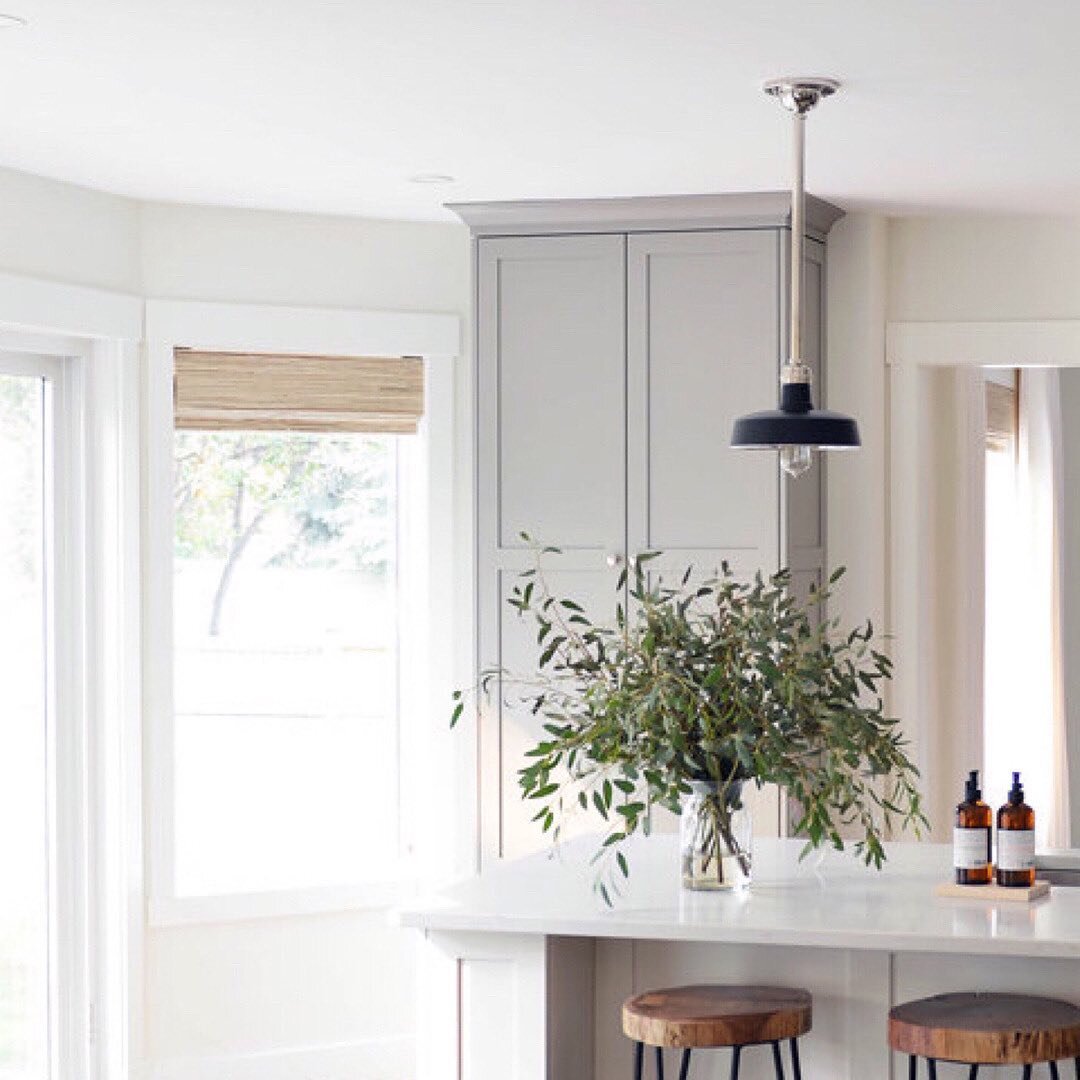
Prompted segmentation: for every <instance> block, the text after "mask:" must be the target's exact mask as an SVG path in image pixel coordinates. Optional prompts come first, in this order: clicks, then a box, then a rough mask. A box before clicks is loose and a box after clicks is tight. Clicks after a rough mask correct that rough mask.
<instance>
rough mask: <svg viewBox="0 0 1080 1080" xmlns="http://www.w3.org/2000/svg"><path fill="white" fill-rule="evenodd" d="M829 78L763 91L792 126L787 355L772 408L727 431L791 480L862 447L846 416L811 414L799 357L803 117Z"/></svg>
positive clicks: (781, 82)
mask: <svg viewBox="0 0 1080 1080" xmlns="http://www.w3.org/2000/svg"><path fill="white" fill-rule="evenodd" d="M839 85H840V84H839V83H837V82H835V81H834V80H832V79H777V80H776V81H775V82H770V83H766V84H765V88H764V89H765V92H766V93H767V94H770V95H771V96H773V97H775V98H777V99H778V100H779V101H780V103H781V104H782V105H783V106H784V108H786V109H787V110H788V111H789V112H791V113H792V114H793V116H794V121H795V156H794V182H793V184H792V192H791V353H790V359H789V360H788V361H787V363H786V364H785V365H784V368H783V371H782V372H781V375H780V403H779V406H778V407H777V408H775V409H766V410H764V411H762V412H755V413H749V414H748V415H746V416H740V417H739V418H738V419H737V420H736V421H735V425H734V427H733V429H732V432H731V445H732V447H734V448H735V449H737V450H778V451H779V452H780V464H781V466H782V467H783V469H784V471H785V472H786V473H788V474H789V475H790V476H801V475H802V474H803V473H804V472H806V471H807V469H809V468H810V466H811V464H812V462H813V452H814V451H815V450H851V449H854V448H855V447H857V446H859V445H860V440H859V425H858V424H857V423H856V422H855V420H854V419H852V418H851V417H850V416H845V415H844V414H843V413H837V412H830V411H829V410H828V409H815V408H814V401H813V395H812V393H811V372H810V368H809V367H808V366H807V365H806V364H805V363H804V362H803V360H802V359H800V356H801V353H802V274H803V241H804V233H805V226H804V218H805V202H806V195H805V187H804V179H803V174H804V159H805V152H804V131H805V117H806V114H807V113H808V112H809V111H810V110H811V109H812V108H813V107H814V106H815V105H816V104H817V103H818V102H819V101H820V100H821V99H822V98H823V97H828V96H829V95H830V94H833V93H835V92H836V91H837V89H839Z"/></svg>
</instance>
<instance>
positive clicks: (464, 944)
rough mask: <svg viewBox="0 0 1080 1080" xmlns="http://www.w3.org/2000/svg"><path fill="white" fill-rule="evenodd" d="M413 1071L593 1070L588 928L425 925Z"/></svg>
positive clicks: (516, 1075)
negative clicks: (562, 932)
mask: <svg viewBox="0 0 1080 1080" xmlns="http://www.w3.org/2000/svg"><path fill="white" fill-rule="evenodd" d="M419 949H420V957H419V964H418V974H419V980H420V1002H421V1011H420V1017H419V1022H420V1023H419V1031H420V1033H421V1035H420V1046H419V1050H418V1060H417V1075H418V1078H419V1080H507V1078H512V1080H568V1078H576V1077H582V1078H587V1077H590V1076H591V1075H592V1059H593V1002H594V995H593V968H594V964H593V955H594V943H593V940H592V938H584V937H583V938H570V937H547V936H543V935H528V934H500V933H490V934H486V933H476V932H457V931H454V932H450V931H428V932H427V933H426V934H425V936H424V938H423V940H422V941H421V943H420V946H419Z"/></svg>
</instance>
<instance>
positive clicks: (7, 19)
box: [0, 11, 26, 30]
mask: <svg viewBox="0 0 1080 1080" xmlns="http://www.w3.org/2000/svg"><path fill="white" fill-rule="evenodd" d="M25 25H26V19H24V18H23V17H22V16H21V15H14V14H12V13H11V12H9V11H0V30H4V29H6V28H8V27H11V28H15V27H19V26H25Z"/></svg>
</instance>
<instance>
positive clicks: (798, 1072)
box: [788, 1039, 1080, 1080]
mask: <svg viewBox="0 0 1080 1080" xmlns="http://www.w3.org/2000/svg"><path fill="white" fill-rule="evenodd" d="M788 1045H789V1046H790V1048H791V1071H792V1073H794V1075H795V1080H802V1069H801V1068H800V1067H799V1040H798V1039H791V1040H790V1041H789V1043H788ZM1078 1067H1080V1065H1078ZM1076 1080H1080V1076H1077V1078H1076Z"/></svg>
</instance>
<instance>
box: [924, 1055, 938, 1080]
mask: <svg viewBox="0 0 1080 1080" xmlns="http://www.w3.org/2000/svg"><path fill="white" fill-rule="evenodd" d="M926 1067H927V1069H929V1070H930V1080H937V1059H936V1058H927V1059H926Z"/></svg>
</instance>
